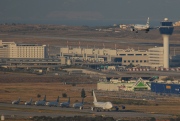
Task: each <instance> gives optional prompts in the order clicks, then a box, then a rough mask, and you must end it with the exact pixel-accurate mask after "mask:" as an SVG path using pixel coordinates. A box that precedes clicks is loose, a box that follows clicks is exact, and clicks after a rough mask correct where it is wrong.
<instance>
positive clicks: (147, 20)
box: [146, 17, 149, 26]
mask: <svg viewBox="0 0 180 121" xmlns="http://www.w3.org/2000/svg"><path fill="white" fill-rule="evenodd" d="M146 25H147V26H149V17H148V19H147V23H146Z"/></svg>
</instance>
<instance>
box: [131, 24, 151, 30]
mask: <svg viewBox="0 0 180 121" xmlns="http://www.w3.org/2000/svg"><path fill="white" fill-rule="evenodd" d="M134 30H135V31H137V30H139V31H143V30H144V31H149V25H142V24H135V25H134Z"/></svg>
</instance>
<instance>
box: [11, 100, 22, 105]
mask: <svg viewBox="0 0 180 121" xmlns="http://www.w3.org/2000/svg"><path fill="white" fill-rule="evenodd" d="M19 103H20V98H19V99H18V100H14V101H12V104H17V105H18V104H19Z"/></svg>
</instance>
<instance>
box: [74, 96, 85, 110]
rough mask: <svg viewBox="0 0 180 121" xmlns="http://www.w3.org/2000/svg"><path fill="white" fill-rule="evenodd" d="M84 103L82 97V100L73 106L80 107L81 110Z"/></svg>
mask: <svg viewBox="0 0 180 121" xmlns="http://www.w3.org/2000/svg"><path fill="white" fill-rule="evenodd" d="M83 105H84V98H83V99H82V102H80V103H74V104H73V108H75V109H76V108H79V109H80V110H82V109H83Z"/></svg>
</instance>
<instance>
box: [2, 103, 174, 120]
mask: <svg viewBox="0 0 180 121" xmlns="http://www.w3.org/2000/svg"><path fill="white" fill-rule="evenodd" d="M0 114H3V115H4V116H5V117H6V116H8V117H9V116H10V117H25V118H29V117H33V116H51V117H58V116H67V117H73V116H107V117H114V118H116V119H118V118H123V117H170V116H171V115H165V114H154V113H143V112H134V111H130V110H120V111H118V112H116V111H111V112H95V111H91V110H90V108H89V109H83V110H79V109H74V108H61V107H48V106H35V105H32V106H25V105H12V104H6V103H0Z"/></svg>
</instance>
